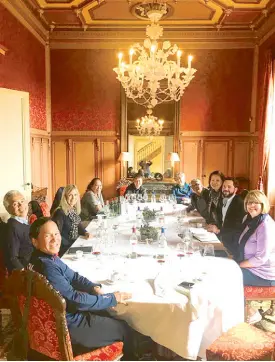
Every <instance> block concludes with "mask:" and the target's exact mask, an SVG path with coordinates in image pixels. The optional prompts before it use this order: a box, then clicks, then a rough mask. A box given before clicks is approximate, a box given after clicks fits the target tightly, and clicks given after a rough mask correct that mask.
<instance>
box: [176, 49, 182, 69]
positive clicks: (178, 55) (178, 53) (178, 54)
mask: <svg viewBox="0 0 275 362" xmlns="http://www.w3.org/2000/svg"><path fill="white" fill-rule="evenodd" d="M181 54H182V52H181V51H180V50H178V51H177V58H178V62H177V64H178V67H180V57H181Z"/></svg>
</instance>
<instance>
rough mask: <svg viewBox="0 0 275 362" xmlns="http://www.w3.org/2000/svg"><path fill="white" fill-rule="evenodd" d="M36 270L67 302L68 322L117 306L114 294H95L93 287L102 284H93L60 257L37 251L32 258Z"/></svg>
mask: <svg viewBox="0 0 275 362" xmlns="http://www.w3.org/2000/svg"><path fill="white" fill-rule="evenodd" d="M30 263H31V264H33V266H34V270H35V271H37V272H38V273H40V274H42V275H44V276H45V277H46V278H47V279H48V281H49V282H50V284H51V285H52V286H53V287H54V289H56V290H57V291H58V292H59V293H60V294H61V295H62V297H64V298H65V300H66V304H67V305H66V311H67V320H68V321H69V322H70V320H71V317H72V318H73V320H74V322H76V321H77V319H78V318H76V314H75V313H79V318H80V319H81V312H86V311H98V310H103V309H106V308H109V307H113V306H115V305H116V304H117V302H116V299H115V296H114V294H113V293H107V294H104V295H96V294H93V287H95V286H100V284H97V283H92V282H91V281H90V280H88V279H87V278H85V277H83V276H81V275H79V274H78V273H77V272H74V271H73V270H72V269H70V268H69V267H68V266H67V265H66V264H65V263H63V261H62V260H61V259H60V258H59V257H58V256H51V255H48V254H45V253H43V252H42V251H39V250H35V251H34V252H33V254H32V257H31V261H30Z"/></svg>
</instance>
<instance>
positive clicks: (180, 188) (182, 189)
mask: <svg viewBox="0 0 275 362" xmlns="http://www.w3.org/2000/svg"><path fill="white" fill-rule="evenodd" d="M175 181H176V182H177V185H175V186H173V188H172V194H173V195H174V196H175V197H176V199H177V203H178V204H182V203H184V201H186V199H188V201H189V199H190V196H191V194H192V189H191V187H190V186H189V185H188V184H187V183H186V182H185V174H184V173H183V172H179V173H177V174H176V176H175Z"/></svg>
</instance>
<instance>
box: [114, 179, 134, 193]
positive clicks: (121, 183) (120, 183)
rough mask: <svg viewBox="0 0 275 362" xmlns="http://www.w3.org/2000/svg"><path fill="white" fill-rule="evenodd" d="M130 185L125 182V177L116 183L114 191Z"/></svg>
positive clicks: (129, 182)
mask: <svg viewBox="0 0 275 362" xmlns="http://www.w3.org/2000/svg"><path fill="white" fill-rule="evenodd" d="M130 184H131V181H129V180H126V177H122V178H121V179H120V180H119V181H118V183H117V185H116V189H117V190H118V189H120V188H121V187H122V186H129V185H130Z"/></svg>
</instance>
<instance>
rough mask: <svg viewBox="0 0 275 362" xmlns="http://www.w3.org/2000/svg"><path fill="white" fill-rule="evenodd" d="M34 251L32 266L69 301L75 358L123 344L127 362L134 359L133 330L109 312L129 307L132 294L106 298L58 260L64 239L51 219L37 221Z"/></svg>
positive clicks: (33, 231)
mask: <svg viewBox="0 0 275 362" xmlns="http://www.w3.org/2000/svg"><path fill="white" fill-rule="evenodd" d="M30 237H31V239H32V243H33V245H34V247H35V251H34V252H33V254H32V258H31V261H30V262H31V264H33V268H34V270H35V271H37V272H38V273H40V274H42V275H44V276H45V277H46V278H47V279H48V281H49V282H50V283H51V285H52V286H53V287H54V288H55V289H56V290H57V291H59V293H60V294H61V295H62V296H63V297H64V298H65V300H66V319H67V324H68V329H69V333H70V337H71V342H72V347H73V352H74V354H81V353H85V352H88V351H91V350H92V349H95V348H97V347H102V346H106V345H108V344H112V343H114V342H116V341H123V343H124V354H125V359H126V360H127V359H131V358H133V356H132V354H133V346H132V342H131V338H132V337H131V334H132V330H131V328H130V327H129V326H128V325H127V323H126V322H124V321H121V320H116V319H114V318H111V316H110V315H109V314H108V312H107V309H108V308H112V307H115V306H116V305H117V304H118V303H123V304H126V303H125V301H126V300H127V299H129V298H131V294H128V293H121V292H114V293H107V294H103V292H102V290H101V285H100V284H95V283H92V282H91V281H89V280H88V279H86V278H84V277H82V276H81V275H79V274H78V273H76V272H74V271H73V270H72V269H70V268H69V267H68V266H67V265H66V264H64V263H63V261H62V260H61V259H60V258H59V257H58V256H57V255H58V252H59V248H60V244H61V235H60V232H59V230H58V227H57V225H56V224H55V223H54V222H53V221H52V220H51V219H50V218H46V217H43V218H40V219H38V220H36V221H35V222H34V223H33V224H32V225H31V229H30Z"/></svg>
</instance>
